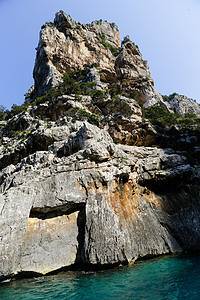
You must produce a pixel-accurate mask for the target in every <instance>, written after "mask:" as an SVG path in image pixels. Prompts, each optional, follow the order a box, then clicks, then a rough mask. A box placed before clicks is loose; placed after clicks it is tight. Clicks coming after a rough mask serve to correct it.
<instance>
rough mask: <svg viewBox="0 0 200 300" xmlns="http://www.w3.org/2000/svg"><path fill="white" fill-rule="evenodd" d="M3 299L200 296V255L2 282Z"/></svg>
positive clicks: (1, 295)
mask: <svg viewBox="0 0 200 300" xmlns="http://www.w3.org/2000/svg"><path fill="white" fill-rule="evenodd" d="M0 299H1V300H4V299H6V300H10V299H13V300H14V299H15V300H18V299H23V300H29V299H30V300H32V299H56V300H57V299H81V300H84V299H95V300H98V299H151V300H153V299H170V300H173V299H189V300H193V299H200V255H192V256H189V255H187V256H186V255H185V256H168V257H163V258H159V259H153V260H150V261H145V262H141V263H137V264H135V265H133V266H127V267H122V268H118V269H115V270H111V271H103V272H91V273H84V272H81V273H74V272H68V273H65V274H60V275H54V276H48V277H40V278H33V279H23V280H18V281H14V282H10V283H1V284H0Z"/></svg>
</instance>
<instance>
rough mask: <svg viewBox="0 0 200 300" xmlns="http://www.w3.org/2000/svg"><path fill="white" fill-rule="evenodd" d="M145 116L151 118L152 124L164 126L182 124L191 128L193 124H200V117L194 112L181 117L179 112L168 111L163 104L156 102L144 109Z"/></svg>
mask: <svg viewBox="0 0 200 300" xmlns="http://www.w3.org/2000/svg"><path fill="white" fill-rule="evenodd" d="M143 117H144V118H146V119H149V121H150V122H151V124H153V125H158V126H162V127H166V126H174V125H180V126H181V127H184V128H190V127H192V126H193V125H198V126H200V119H199V118H198V117H197V116H196V115H195V114H193V113H187V114H185V116H184V117H181V116H180V115H179V114H177V113H170V112H168V111H167V110H166V109H165V108H164V107H163V106H162V105H160V104H155V105H152V106H151V107H148V108H145V109H144V110H143Z"/></svg>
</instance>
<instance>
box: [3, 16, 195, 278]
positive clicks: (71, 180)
mask: <svg viewBox="0 0 200 300" xmlns="http://www.w3.org/2000/svg"><path fill="white" fill-rule="evenodd" d="M108 45H110V46H108ZM88 65H89V66H88ZM77 69H82V70H81V71H80V70H79V71H77ZM66 72H67V75H66ZM70 76H71V77H70ZM34 78H35V87H34V90H32V91H31V92H30V95H29V99H30V105H29V106H28V107H27V108H26V110H25V111H23V112H21V113H20V114H18V115H15V116H13V117H12V118H11V119H9V120H7V121H1V129H0V137H1V146H0V169H1V173H0V226H1V233H0V278H1V279H4V278H5V277H8V276H13V275H17V274H23V275H26V273H27V274H28V275H30V274H32V275H35V274H47V273H50V272H52V271H58V270H60V269H62V268H68V267H69V268H72V267H76V268H82V269H85V268H88V267H90V268H106V267H112V266H116V265H119V264H127V263H129V262H132V261H135V260H137V259H141V258H145V257H147V258H148V257H153V256H156V255H161V254H169V253H177V252H181V251H184V250H199V249H200V243H199V241H200V210H199V207H200V198H199V189H200V188H199V181H200V168H199V159H200V156H199V140H200V135H199V132H200V131H199V128H197V127H198V126H196V127H194V126H193V127H191V128H190V129H188V128H186V129H184V130H182V129H181V128H179V130H178V129H175V128H174V127H168V128H157V127H153V126H152V125H151V124H150V122H149V121H148V120H147V119H144V118H142V108H141V106H140V105H139V104H138V102H139V103H140V104H141V102H142V103H143V104H144V105H146V106H148V105H150V104H153V103H155V102H156V103H158V102H159V103H162V105H164V106H165V107H166V108H168V107H169V104H167V102H166V104H165V103H164V101H163V100H162V97H161V96H160V95H159V94H158V93H157V91H156V90H155V89H154V87H153V81H152V79H151V76H150V72H149V69H148V66H147V64H146V62H144V61H143V60H142V57H141V54H140V52H139V50H138V49H137V47H136V46H135V45H134V44H133V43H132V42H131V41H130V40H129V38H128V37H126V38H125V40H124V41H123V42H122V45H121V46H120V44H119V32H118V29H117V27H116V25H115V24H109V23H107V22H103V21H95V22H92V23H91V24H90V25H82V24H80V23H76V22H75V21H74V20H72V19H71V17H69V16H67V15H65V14H64V13H63V12H59V13H57V14H56V17H55V21H54V23H51V24H45V25H44V26H43V27H42V29H41V34H40V41H39V45H38V49H37V57H36V62H35V68H34ZM52 87H54V89H51V88H52ZM47 90H48V92H47V93H45V91H47ZM72 91H74V93H72ZM77 91H79V94H77ZM81 92H84V93H83V95H82V94H81ZM136 92H137V93H136ZM41 95H43V96H41ZM37 96H41V97H39V98H36V97H37ZM128 96H129V97H128ZM134 96H135V97H134ZM31 97H32V99H31ZM34 98H36V99H35V100H34ZM134 98H137V99H134ZM136 100H137V101H138V102H137V101H136ZM168 110H169V108H168ZM181 140H182V144H181V142H180V141H181ZM155 143H156V145H157V146H156V147H155ZM153 145H154V146H153ZM188 149H189V151H188Z"/></svg>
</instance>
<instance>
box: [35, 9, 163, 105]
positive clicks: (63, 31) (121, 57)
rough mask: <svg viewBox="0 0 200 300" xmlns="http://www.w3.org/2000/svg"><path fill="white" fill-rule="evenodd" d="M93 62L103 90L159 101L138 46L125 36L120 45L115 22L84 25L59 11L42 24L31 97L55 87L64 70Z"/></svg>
mask: <svg viewBox="0 0 200 300" xmlns="http://www.w3.org/2000/svg"><path fill="white" fill-rule="evenodd" d="M92 65H93V66H95V67H96V69H97V71H98V73H99V74H100V81H101V82H102V83H103V84H104V90H106V89H109V88H111V89H113V88H115V89H117V90H119V91H120V92H122V91H123V92H130V91H137V97H138V99H137V100H139V101H140V102H141V103H143V104H144V106H149V105H152V104H155V103H158V102H162V97H161V96H160V95H159V93H158V92H157V91H156V90H155V88H154V83H153V80H152V78H151V73H150V71H149V67H148V64H147V62H146V61H144V60H143V59H142V56H141V53H140V51H139V49H138V47H137V46H136V45H135V44H134V43H133V42H131V40H130V38H129V37H128V36H126V37H125V39H124V40H123V42H122V45H121V47H120V38H119V30H118V28H117V26H116V25H115V24H114V23H112V24H110V23H108V22H106V21H102V20H100V21H93V22H92V23H91V24H87V25H84V24H81V23H80V22H78V23H77V22H75V21H74V20H73V19H72V18H71V17H70V16H68V15H66V14H65V13H64V12H62V11H60V12H58V13H57V14H56V16H55V20H54V23H47V24H45V25H43V26H42V29H41V32H40V40H39V44H38V47H37V55H36V60H35V67H34V71H33V76H34V80H35V89H34V92H33V98H36V97H38V96H41V95H43V94H44V93H45V92H46V91H47V90H49V89H50V88H51V87H55V86H57V85H58V84H59V82H61V81H62V78H63V75H64V74H65V73H66V72H71V71H74V70H77V69H84V68H85V67H86V66H92ZM98 85H99V86H101V87H102V86H103V85H102V84H98Z"/></svg>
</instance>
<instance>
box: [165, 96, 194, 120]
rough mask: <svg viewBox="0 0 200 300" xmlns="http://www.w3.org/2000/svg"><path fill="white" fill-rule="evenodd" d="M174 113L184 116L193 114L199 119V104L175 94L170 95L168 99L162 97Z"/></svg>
mask: <svg viewBox="0 0 200 300" xmlns="http://www.w3.org/2000/svg"><path fill="white" fill-rule="evenodd" d="M164 98H165V100H166V101H167V102H168V103H169V105H170V107H171V108H172V109H173V111H174V112H175V113H178V114H180V115H181V116H184V115H185V114H195V115H196V116H197V117H200V106H199V104H198V103H197V102H196V101H195V100H193V99H190V98H188V97H186V96H183V95H179V94H177V93H174V94H171V95H170V96H169V97H166V96H165V97H164Z"/></svg>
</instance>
